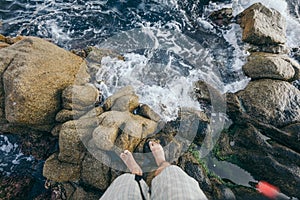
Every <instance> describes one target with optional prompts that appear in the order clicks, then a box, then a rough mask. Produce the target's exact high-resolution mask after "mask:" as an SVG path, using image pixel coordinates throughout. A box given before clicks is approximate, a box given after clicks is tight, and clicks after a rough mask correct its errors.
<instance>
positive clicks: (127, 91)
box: [103, 86, 135, 111]
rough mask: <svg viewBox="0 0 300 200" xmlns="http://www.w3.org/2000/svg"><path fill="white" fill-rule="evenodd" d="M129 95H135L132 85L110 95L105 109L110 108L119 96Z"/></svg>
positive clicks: (104, 106)
mask: <svg viewBox="0 0 300 200" xmlns="http://www.w3.org/2000/svg"><path fill="white" fill-rule="evenodd" d="M128 95H129V96H130V95H135V93H134V89H133V87H132V86H126V87H123V88H121V89H120V90H119V91H118V92H116V93H114V94H113V95H112V96H109V97H108V98H107V99H106V100H105V102H104V104H103V109H104V110H105V111H107V110H110V109H111V107H112V106H113V105H114V103H115V101H116V100H117V99H118V98H120V97H123V96H128Z"/></svg>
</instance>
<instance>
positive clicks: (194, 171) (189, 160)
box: [178, 152, 213, 196]
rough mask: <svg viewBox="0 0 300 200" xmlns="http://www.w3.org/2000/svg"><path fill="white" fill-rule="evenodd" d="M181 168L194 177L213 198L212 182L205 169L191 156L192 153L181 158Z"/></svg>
mask: <svg viewBox="0 0 300 200" xmlns="http://www.w3.org/2000/svg"><path fill="white" fill-rule="evenodd" d="M178 162H179V164H178V165H179V166H180V167H181V168H182V169H184V171H185V172H186V173H187V174H188V175H189V176H191V177H193V178H194V179H195V180H196V181H197V182H198V183H199V186H200V188H201V189H202V190H203V192H205V194H208V195H209V196H211V193H212V192H213V191H212V183H211V182H210V180H209V178H208V176H207V174H206V172H205V169H204V168H203V166H201V165H200V164H199V162H198V161H197V160H196V159H195V158H194V157H193V156H192V155H191V153H189V152H188V153H186V154H184V155H183V156H181V157H180V158H179V161H178Z"/></svg>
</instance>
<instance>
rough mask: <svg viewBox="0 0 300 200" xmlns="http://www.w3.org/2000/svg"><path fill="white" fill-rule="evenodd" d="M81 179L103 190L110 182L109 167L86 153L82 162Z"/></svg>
mask: <svg viewBox="0 0 300 200" xmlns="http://www.w3.org/2000/svg"><path fill="white" fill-rule="evenodd" d="M81 180H82V181H83V182H84V183H85V184H88V185H91V186H93V187H95V188H97V189H100V190H105V189H106V188H107V187H108V186H109V184H110V173H109V167H108V166H106V165H104V164H103V163H102V162H101V161H99V160H97V159H96V158H94V157H93V156H92V155H91V154H87V155H86V156H85V157H84V160H83V162H82V172H81Z"/></svg>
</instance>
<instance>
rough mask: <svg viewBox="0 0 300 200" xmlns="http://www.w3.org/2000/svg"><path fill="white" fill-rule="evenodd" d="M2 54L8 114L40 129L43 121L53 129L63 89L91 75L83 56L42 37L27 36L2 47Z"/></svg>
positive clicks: (20, 121) (7, 116) (11, 120)
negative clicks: (78, 55)
mask: <svg viewBox="0 0 300 200" xmlns="http://www.w3.org/2000/svg"><path fill="white" fill-rule="evenodd" d="M36 55H39V56H36ZM0 57H1V64H0V65H1V66H2V67H1V69H0V75H1V76H3V86H4V91H5V114H6V119H7V120H8V121H9V122H10V123H13V124H21V125H26V126H30V127H34V128H37V129H39V128H40V127H39V126H41V125H43V127H46V128H45V129H46V130H47V131H49V132H50V130H51V128H52V124H54V122H55V114H56V113H57V111H58V110H59V108H60V103H61V99H60V93H61V91H62V90H63V89H64V88H66V87H67V86H69V85H71V84H73V83H74V82H75V81H78V83H82V82H85V81H87V79H88V77H89V76H88V74H87V73H86V71H85V69H86V65H85V62H84V61H83V60H82V59H81V58H80V57H77V56H75V55H74V54H72V53H70V52H67V51H65V50H63V49H61V48H59V47H57V46H55V45H54V44H51V43H49V42H46V41H45V40H42V39H39V38H34V37H26V38H25V39H23V40H21V41H20V42H17V43H15V44H14V45H12V46H10V47H7V48H5V49H1V50H0ZM33 74H34V76H32V75H33ZM78 77H81V78H78ZM75 78H77V79H76V80H75ZM1 88H2V84H1V86H0V89H1ZM46 125H48V126H46ZM45 129H44V130H45Z"/></svg>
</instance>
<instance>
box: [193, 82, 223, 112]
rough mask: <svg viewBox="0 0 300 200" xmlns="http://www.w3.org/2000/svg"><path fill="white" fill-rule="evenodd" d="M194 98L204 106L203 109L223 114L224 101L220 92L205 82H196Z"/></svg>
mask: <svg viewBox="0 0 300 200" xmlns="http://www.w3.org/2000/svg"><path fill="white" fill-rule="evenodd" d="M193 95H194V98H195V99H197V100H198V101H199V103H201V105H204V109H205V110H208V111H209V112H211V110H212V109H214V110H215V111H217V112H223V111H225V109H224V104H225V102H226V101H225V99H224V97H223V95H222V94H221V92H220V91H219V90H218V89H216V88H215V87H213V86H212V85H210V84H208V83H206V82H205V81H202V80H200V81H197V82H196V83H195V84H194V93H193Z"/></svg>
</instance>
